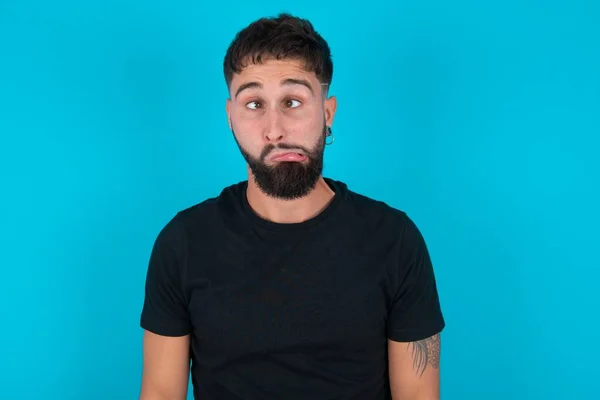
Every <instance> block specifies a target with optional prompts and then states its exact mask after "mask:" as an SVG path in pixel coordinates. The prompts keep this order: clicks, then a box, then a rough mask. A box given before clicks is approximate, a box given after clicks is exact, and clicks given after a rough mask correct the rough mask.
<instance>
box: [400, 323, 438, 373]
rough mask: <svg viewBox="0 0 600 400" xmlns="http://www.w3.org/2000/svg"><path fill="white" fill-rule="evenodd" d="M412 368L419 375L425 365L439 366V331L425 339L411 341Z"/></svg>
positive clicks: (423, 370)
mask: <svg viewBox="0 0 600 400" xmlns="http://www.w3.org/2000/svg"><path fill="white" fill-rule="evenodd" d="M408 347H409V348H410V349H411V350H412V359H413V368H414V369H415V372H416V373H417V375H418V376H419V377H421V376H423V373H424V372H425V369H426V368H427V366H428V365H429V366H431V367H432V368H439V365H440V335H439V333H438V334H436V335H433V336H431V337H429V338H427V339H423V340H419V341H416V342H411V343H410V345H409V346H408Z"/></svg>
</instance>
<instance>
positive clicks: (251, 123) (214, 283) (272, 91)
mask: <svg viewBox="0 0 600 400" xmlns="http://www.w3.org/2000/svg"><path fill="white" fill-rule="evenodd" d="M332 71H333V65H332V61H331V55H330V50H329V47H328V45H327V43H326V42H325V40H323V38H322V37H321V36H320V35H319V34H318V33H317V32H315V30H314V29H313V26H312V25H311V23H310V22H308V21H306V20H302V19H299V18H296V17H293V16H290V15H287V14H281V15H279V16H278V17H277V18H271V19H266V18H264V19H260V20H258V21H256V22H254V23H252V24H251V25H249V26H248V27H246V28H245V29H244V30H242V31H241V32H240V33H238V35H237V36H236V37H235V39H234V41H233V42H232V44H231V46H230V47H229V49H228V51H227V53H226V56H225V61H224V72H225V78H226V82H227V85H228V88H229V92H230V98H229V99H228V100H227V104H226V111H227V117H228V121H229V126H230V128H231V130H232V132H233V135H234V137H235V140H236V142H237V145H238V146H239V149H240V151H241V154H242V155H243V157H244V159H245V161H246V162H247V165H248V180H247V181H244V182H240V183H237V184H233V185H231V186H229V187H226V188H224V189H223V191H222V192H221V193H220V194H219V195H218V196H217V197H215V198H211V199H207V200H205V201H203V202H201V203H200V204H197V205H195V206H193V207H190V208H188V209H186V210H182V211H180V212H179V213H177V215H176V216H174V217H173V218H172V219H171V220H170V221H169V222H168V223H167V224H166V226H165V227H164V229H162V230H161V232H160V233H159V235H158V237H157V239H156V242H155V244H154V248H153V251H152V254H151V259H150V263H149V267H148V274H147V281H146V293H145V302H144V306H143V311H142V315H141V326H142V327H143V328H144V329H145V334H144V362H143V377H142V389H141V399H142V400H163V399H164V400H166V399H178V400H183V399H185V398H186V396H187V388H188V383H189V382H188V377H189V373H190V361H191V376H192V383H193V387H194V397H195V398H196V399H199V400H234V399H235V400H242V399H243V400H255V399H277V400H280V399H285V400H292V399H303V400H304V399H310V400H317V399H356V400H376V399H377V400H379V399H390V398H392V399H394V400H424V399H428V400H429V399H437V398H439V362H440V337H439V334H440V332H441V331H442V329H443V328H444V318H443V317H442V312H441V310H440V304H439V299H438V293H437V289H436V281H435V277H434V273H433V268H432V263H431V260H430V258H429V254H428V251H427V247H426V245H425V242H424V239H423V237H422V236H421V234H420V233H419V230H418V229H417V227H416V225H415V224H414V223H413V222H412V221H411V220H410V219H409V217H408V216H407V215H406V214H405V213H404V212H402V211H399V210H397V209H394V208H392V207H390V206H388V205H386V204H384V203H382V202H379V201H376V200H373V199H370V198H367V197H365V196H362V195H360V194H358V193H355V192H353V191H351V190H350V189H349V188H348V187H347V186H346V185H345V184H344V183H342V182H340V181H336V180H333V179H331V178H324V177H323V176H322V168H323V153H324V148H325V146H326V145H327V144H330V143H332V142H333V131H332V129H331V126H332V124H333V120H334V115H335V111H336V100H335V97H333V96H329V95H328V89H329V84H330V83H331V78H332Z"/></svg>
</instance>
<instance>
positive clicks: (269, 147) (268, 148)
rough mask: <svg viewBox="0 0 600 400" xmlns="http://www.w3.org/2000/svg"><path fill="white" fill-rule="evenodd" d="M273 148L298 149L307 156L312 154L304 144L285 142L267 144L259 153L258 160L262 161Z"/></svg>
mask: <svg viewBox="0 0 600 400" xmlns="http://www.w3.org/2000/svg"><path fill="white" fill-rule="evenodd" d="M275 149H283V150H300V151H301V152H303V153H304V154H306V156H307V157H311V156H312V151H310V150H309V149H307V148H306V147H304V146H299V145H293V144H287V143H280V144H278V145H274V144H269V145H267V146H265V148H264V149H263V151H262V152H261V153H260V160H261V161H264V160H265V158H267V156H268V155H269V153H271V152H272V151H273V150H275Z"/></svg>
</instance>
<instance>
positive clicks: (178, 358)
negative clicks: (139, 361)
mask: <svg viewBox="0 0 600 400" xmlns="http://www.w3.org/2000/svg"><path fill="white" fill-rule="evenodd" d="M143 346H144V352H143V353H144V355H143V357H144V362H143V372H142V390H141V393H140V400H185V399H186V397H187V391H188V384H189V373H190V354H189V351H190V350H189V348H190V347H189V346H190V339H189V335H186V336H179V337H168V336H160V335H157V334H155V333H152V332H149V331H145V332H144V344H143Z"/></svg>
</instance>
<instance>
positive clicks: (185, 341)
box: [140, 219, 192, 400]
mask: <svg viewBox="0 0 600 400" xmlns="http://www.w3.org/2000/svg"><path fill="white" fill-rule="evenodd" d="M186 240H187V238H186V235H185V230H184V229H183V226H182V225H181V221H179V220H177V219H175V220H172V221H170V222H169V223H168V224H167V225H166V226H165V227H164V228H163V229H162V231H161V232H160V234H159V235H158V237H157V239H156V241H155V244H154V247H153V249H152V254H151V257H150V262H149V265H148V272H147V277H146V288H145V298H144V306H143V310H142V315H141V327H142V328H143V329H144V338H143V363H142V371H143V372H142V387H141V392H140V400H185V399H186V397H187V392H188V385H189V374H190V335H191V333H192V325H191V319H190V315H189V311H188V307H187V305H188V299H187V295H186V289H185V286H186V284H185V275H186V274H185V269H186V263H185V260H186V258H187V257H186V253H185V252H186V250H185V249H186V248H187V243H186Z"/></svg>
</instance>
